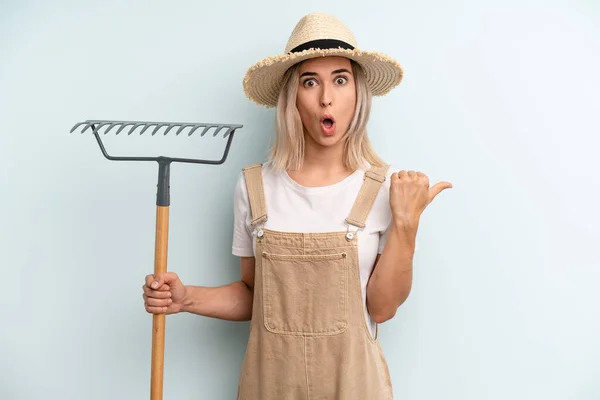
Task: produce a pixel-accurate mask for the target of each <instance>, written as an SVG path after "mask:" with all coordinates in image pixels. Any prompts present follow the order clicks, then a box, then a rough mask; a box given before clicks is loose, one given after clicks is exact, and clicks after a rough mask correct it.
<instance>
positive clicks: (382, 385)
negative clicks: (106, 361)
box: [143, 13, 452, 400]
mask: <svg viewBox="0 0 600 400" xmlns="http://www.w3.org/2000/svg"><path fill="white" fill-rule="evenodd" d="M402 75H403V71H402V68H401V66H400V65H399V64H398V63H397V62H396V61H394V60H393V59H391V58H389V57H387V56H386V55H383V54H379V53H371V52H365V51H361V50H359V49H358V48H357V46H356V41H355V39H354V36H353V35H352V33H351V32H350V31H349V30H348V29H347V28H346V27H345V26H344V25H343V24H342V23H341V22H340V21H338V20H337V19H336V18H334V17H332V16H330V15H326V14H321V13H315V14H309V15H307V16H304V17H303V18H302V19H301V20H300V21H299V22H298V24H297V25H296V27H295V28H294V30H293V31H292V34H291V35H290V38H289V40H288V43H287V46H286V49H285V51H284V54H283V55H279V56H274V57H269V58H267V59H264V60H262V61H261V62H259V63H257V64H256V65H254V66H252V67H251V68H250V69H249V70H248V73H247V74H246V77H245V79H244V90H245V92H246V94H247V96H248V97H249V98H250V99H251V100H252V101H255V102H256V103H258V104H262V105H265V106H267V107H277V129H276V141H275V144H274V146H273V149H272V152H271V154H270V157H269V159H268V160H266V161H265V162H264V163H262V164H257V165H252V166H248V167H246V168H244V169H243V171H242V173H241V174H240V177H239V180H238V182H237V186H236V189H235V195H234V215H235V226H234V237H233V246H232V250H233V254H234V255H236V256H239V257H240V260H241V261H240V263H241V279H240V281H237V282H233V283H231V284H228V285H224V286H220V287H203V286H189V285H184V284H183V283H182V282H181V281H180V280H179V278H178V277H177V275H176V273H173V272H170V273H166V274H164V275H161V276H153V275H148V276H147V277H146V283H145V285H144V287H143V290H144V300H145V307H146V310H147V312H149V313H167V314H172V313H177V312H190V313H194V314H198V315H203V316H208V317H214V318H220V319H224V320H231V321H246V320H250V321H251V323H250V336H249V341H248V347H247V350H246V354H245V357H244V362H243V365H242V369H241V375H240V378H239V382H238V399H242V400H285V399H294V400H295V399H298V400H300V399H302V400H306V399H344V400H352V399H356V400H366V399H369V400H371V399H373V400H375V399H377V400H386V399H392V397H393V394H392V385H391V379H390V374H389V370H388V366H387V362H386V359H385V357H384V355H383V352H382V349H381V347H380V344H379V340H378V335H377V332H378V324H381V323H383V322H385V321H387V320H389V319H391V318H392V317H393V316H394V315H395V313H396V310H397V309H398V307H400V305H402V303H403V302H404V301H405V300H406V298H407V297H408V295H409V292H410V290H411V284H412V260H413V254H414V250H415V238H416V234H417V228H418V225H419V218H420V216H421V214H422V212H423V211H424V209H425V208H426V207H427V205H428V204H429V203H430V202H431V201H432V200H433V199H434V198H435V197H436V196H437V195H438V194H439V193H440V192H441V191H442V190H444V189H447V188H451V187H452V185H451V184H450V183H448V182H440V183H438V184H436V185H434V186H432V187H430V185H429V181H428V178H427V176H426V175H425V174H423V173H421V172H415V171H403V170H402V171H394V170H393V169H392V168H390V167H389V165H387V164H386V163H385V162H384V161H383V160H381V159H380V158H379V157H378V155H377V154H376V152H375V151H374V150H373V148H372V146H371V144H370V142H369V139H368V136H367V130H366V126H367V122H368V118H369V112H370V107H371V96H374V95H377V96H381V95H384V94H386V93H388V92H389V91H390V90H391V89H392V88H394V87H395V86H397V85H398V84H399V83H400V81H401V79H402Z"/></svg>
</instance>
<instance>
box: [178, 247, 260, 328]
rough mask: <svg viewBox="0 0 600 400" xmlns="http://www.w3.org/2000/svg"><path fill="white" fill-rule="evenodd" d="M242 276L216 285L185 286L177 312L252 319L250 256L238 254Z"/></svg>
mask: <svg viewBox="0 0 600 400" xmlns="http://www.w3.org/2000/svg"><path fill="white" fill-rule="evenodd" d="M240 269H241V276H242V279H241V280H240V281H237V282H233V283H230V284H228V285H224V286H218V287H206V286H187V287H186V289H187V290H186V292H187V294H186V296H185V298H184V299H183V301H182V308H181V311H183V312H189V313H193V314H198V315H203V316H205V317H212V318H218V319H224V320H228V321H248V320H250V319H251V318H252V300H253V294H254V257H241V258H240Z"/></svg>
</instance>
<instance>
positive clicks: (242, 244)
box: [231, 173, 254, 257]
mask: <svg viewBox="0 0 600 400" xmlns="http://www.w3.org/2000/svg"><path fill="white" fill-rule="evenodd" d="M249 220H250V204H249V201H248V191H247V189H246V180H245V178H244V175H243V173H240V175H239V177H238V181H237V184H236V186H235V190H234V194H233V242H232V246H231V252H232V254H233V255H234V256H238V257H252V256H254V246H253V240H252V234H251V232H250V231H249V230H248V221H249Z"/></svg>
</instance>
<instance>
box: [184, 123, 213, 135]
mask: <svg viewBox="0 0 600 400" xmlns="http://www.w3.org/2000/svg"><path fill="white" fill-rule="evenodd" d="M201 126H202V125H196V126H194V129H192V130H191V131H190V132H189V133H188V136H192V134H193V133H194V132H195V131H196V129H198V128H200V127H201ZM209 126H210V125H209ZM204 129H208V127H206V128H204Z"/></svg>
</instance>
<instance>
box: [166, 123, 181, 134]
mask: <svg viewBox="0 0 600 400" xmlns="http://www.w3.org/2000/svg"><path fill="white" fill-rule="evenodd" d="M177 125H179V124H170V125H169V127H168V128H167V130H165V135H166V134H167V133H169V131H170V130H171V129H173V128H175V127H176V126H177Z"/></svg>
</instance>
